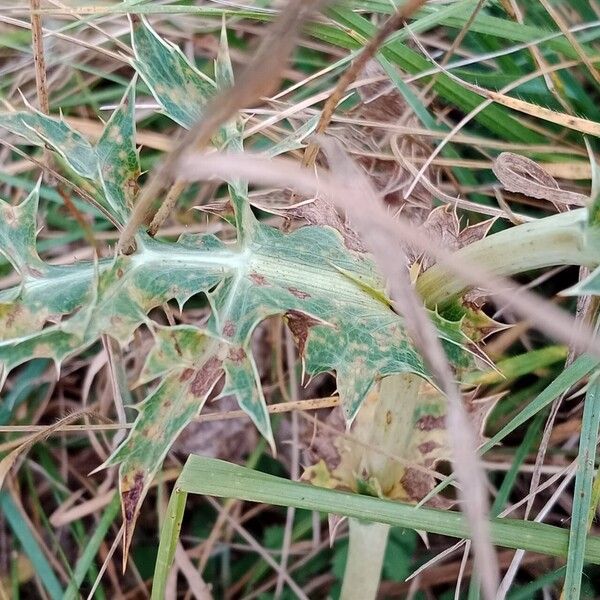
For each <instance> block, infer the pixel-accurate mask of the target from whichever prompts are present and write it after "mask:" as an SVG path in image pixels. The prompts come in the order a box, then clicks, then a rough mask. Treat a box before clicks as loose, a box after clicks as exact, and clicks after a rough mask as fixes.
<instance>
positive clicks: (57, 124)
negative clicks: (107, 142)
mask: <svg viewBox="0 0 600 600" xmlns="http://www.w3.org/2000/svg"><path fill="white" fill-rule="evenodd" d="M0 127H4V128H5V129H8V131H10V132H11V133H14V134H15V135H18V136H20V137H22V138H24V139H25V140H26V141H27V142H28V143H30V144H33V145H35V146H47V147H49V148H51V149H52V150H54V151H55V152H56V153H57V154H59V155H60V156H61V158H62V159H63V160H64V161H65V163H66V164H67V165H68V166H69V167H70V168H71V169H72V170H73V171H74V172H75V173H77V175H80V176H81V177H85V178H86V179H92V180H93V179H95V177H96V153H95V151H94V148H93V147H92V145H91V144H90V143H89V142H88V141H87V140H86V139H85V138H84V137H83V136H82V135H81V134H80V133H79V132H78V131H75V130H74V129H73V128H72V127H71V126H70V125H68V124H67V123H65V122H64V121H63V120H62V119H61V118H59V119H57V118H55V117H49V116H47V115H45V114H43V113H41V112H39V111H37V110H35V109H33V108H31V112H29V111H19V112H2V113H0Z"/></svg>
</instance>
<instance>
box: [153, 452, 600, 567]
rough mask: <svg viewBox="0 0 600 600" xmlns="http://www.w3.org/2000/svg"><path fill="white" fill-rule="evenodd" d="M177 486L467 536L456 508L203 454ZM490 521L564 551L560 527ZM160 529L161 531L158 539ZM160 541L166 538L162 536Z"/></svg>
mask: <svg viewBox="0 0 600 600" xmlns="http://www.w3.org/2000/svg"><path fill="white" fill-rule="evenodd" d="M176 490H178V493H181V492H187V493H193V494H206V495H209V496H217V497H222V498H237V499H239V500H245V501H249V502H265V503H268V504H272V505H275V506H294V507H296V508H303V509H307V510H316V511H320V512H326V513H335V514H339V515H345V516H348V517H354V518H356V519H364V520H367V521H376V522H379V523H387V524H388V525H392V526H397V527H408V528H411V529H419V530H423V531H428V532H430V533H437V534H439V535H447V536H450V537H454V538H464V537H469V527H468V524H467V522H466V520H465V519H464V517H463V516H462V515H461V514H460V513H458V512H453V511H444V510H437V509H432V508H417V507H416V506H413V505H411V504H404V503H400V502H392V501H390V500H383V499H380V498H375V497H372V496H361V495H358V494H352V493H348V492H341V491H337V490H329V489H325V488H319V487H315V486H311V485H308V484H303V483H297V482H294V481H289V480H287V479H283V478H281V477H276V476H274V475H269V474H266V473H261V472H258V471H254V470H252V469H248V468H246V467H240V466H238V465H233V464H230V463H227V462H225V461H222V460H217V459H214V458H208V457H204V456H195V455H192V456H190V457H189V458H188V460H187V462H186V464H185V466H184V468H183V471H182V472H181V475H180V476H179V479H178V480H177V484H176ZM490 525H491V536H492V542H493V543H495V544H497V545H499V546H505V547H507V548H522V549H525V550H530V551H533V552H540V553H542V554H548V555H552V556H566V554H567V547H568V536H569V533H568V531H566V530H564V529H561V528H559V527H554V526H552V525H545V524H542V523H534V522H530V521H520V520H517V519H498V518H495V519H492V520H491V524H490ZM166 527H168V526H166ZM165 533H166V532H165V531H163V533H162V534H161V538H162V537H163V536H165ZM161 543H163V544H166V543H167V542H166V540H162V539H161ZM585 558H586V560H587V561H589V562H592V563H598V564H600V537H597V536H594V537H592V536H590V537H589V538H588V542H587V547H586V550H585Z"/></svg>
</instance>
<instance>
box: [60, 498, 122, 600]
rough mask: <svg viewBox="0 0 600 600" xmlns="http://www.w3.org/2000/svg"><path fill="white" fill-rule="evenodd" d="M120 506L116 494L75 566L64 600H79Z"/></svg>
mask: <svg viewBox="0 0 600 600" xmlns="http://www.w3.org/2000/svg"><path fill="white" fill-rule="evenodd" d="M120 506H121V503H120V498H119V494H117V493H115V494H114V496H113V497H112V500H111V501H110V503H109V504H108V506H107V507H106V509H105V510H104V514H103V515H102V518H101V519H100V521H99V523H98V525H97V526H96V529H95V530H94V533H93V534H92V535H91V536H90V539H89V541H88V543H87V546H86V547H85V550H84V551H83V554H82V555H81V556H80V557H79V560H78V561H77V564H76V565H75V571H74V572H73V578H72V579H71V581H70V582H69V586H68V587H67V590H66V592H65V595H64V600H76V599H77V598H79V590H80V588H81V584H82V583H83V580H84V578H85V576H86V574H87V573H88V571H89V569H90V567H91V565H92V562H93V561H94V559H95V558H96V555H97V554H98V548H100V544H101V543H102V542H103V541H104V538H105V537H106V533H107V532H108V529H109V527H110V526H111V525H112V523H113V521H114V520H115V518H116V516H117V514H118V513H119V508H120Z"/></svg>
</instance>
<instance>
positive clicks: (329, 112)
mask: <svg viewBox="0 0 600 600" xmlns="http://www.w3.org/2000/svg"><path fill="white" fill-rule="evenodd" d="M425 1H426V0H407V1H406V2H405V3H404V4H403V5H402V6H401V7H400V8H398V10H397V11H396V12H395V13H394V14H393V15H392V16H391V17H390V18H389V19H388V20H387V21H386V22H385V23H384V24H383V25H382V26H381V27H380V28H379V29H378V30H377V32H376V33H375V35H374V36H373V37H372V38H371V40H370V41H369V42H368V43H367V44H366V45H365V46H364V47H363V49H362V51H361V52H360V54H359V55H358V56H357V58H356V60H355V61H354V62H353V63H352V64H351V65H350V67H348V69H347V70H346V71H344V74H343V75H342V76H341V77H340V78H339V80H338V82H337V84H336V86H335V88H334V90H333V92H332V93H331V95H330V96H329V98H328V99H327V101H326V102H325V104H324V105H323V111H322V112H321V117H320V118H319V122H318V124H317V127H316V129H315V133H316V134H322V133H325V131H326V129H327V127H328V126H329V123H330V122H331V118H332V117H333V113H334V112H335V109H336V107H337V105H338V104H339V102H340V100H341V99H342V96H343V95H344V94H345V92H346V90H347V89H348V86H350V85H351V84H352V83H354V82H355V81H356V80H357V79H358V78H359V76H360V74H361V73H362V71H363V69H364V68H365V66H366V65H367V63H368V62H369V61H370V60H371V59H372V58H373V57H374V56H375V54H376V53H377V51H378V50H379V48H380V47H381V46H382V44H383V43H384V42H385V40H386V39H387V38H388V37H389V36H390V35H391V34H392V33H393V32H394V31H396V30H397V29H400V28H401V27H402V26H403V25H404V22H405V21H406V19H408V17H410V16H411V15H412V14H413V13H414V12H415V11H416V10H417V9H418V8H419V7H420V6H422V5H423V4H425ZM319 149H320V146H319V144H318V143H317V142H316V141H315V140H313V141H311V142H310V143H309V144H308V146H307V147H306V150H305V151H304V157H303V159H302V166H304V167H309V166H312V165H314V163H315V160H316V159H317V156H318V154H319Z"/></svg>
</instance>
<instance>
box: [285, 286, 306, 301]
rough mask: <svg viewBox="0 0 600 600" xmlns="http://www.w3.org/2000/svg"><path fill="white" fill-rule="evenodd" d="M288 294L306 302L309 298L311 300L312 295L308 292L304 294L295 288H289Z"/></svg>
mask: <svg viewBox="0 0 600 600" xmlns="http://www.w3.org/2000/svg"><path fill="white" fill-rule="evenodd" d="M288 292H289V293H290V294H292V295H293V296H296V298H300V300H306V299H307V298H310V294H309V293H308V292H303V291H302V290H299V289H298V288H295V287H289V288H288Z"/></svg>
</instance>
